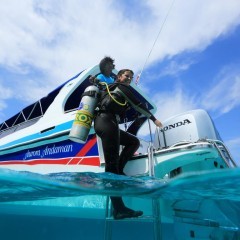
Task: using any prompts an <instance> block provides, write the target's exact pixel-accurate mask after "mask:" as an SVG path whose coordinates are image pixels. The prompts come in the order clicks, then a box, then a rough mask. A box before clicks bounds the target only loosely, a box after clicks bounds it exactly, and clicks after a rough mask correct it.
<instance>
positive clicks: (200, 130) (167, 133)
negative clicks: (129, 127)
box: [154, 109, 221, 148]
mask: <svg viewBox="0 0 240 240" xmlns="http://www.w3.org/2000/svg"><path fill="white" fill-rule="evenodd" d="M163 126H164V127H163V128H162V129H157V132H156V134H155V141H154V147H155V148H165V147H169V146H172V145H174V144H177V143H180V142H184V141H186V142H196V141H198V140H199V139H214V140H221V137H220V136H219V133H218V131H217V130H216V128H215V126H214V123H213V121H212V119H211V118H210V116H209V115H208V113H207V112H206V111H204V110H202V109H197V110H193V111H189V112H185V113H182V114H179V115H176V116H174V117H171V118H169V119H167V120H166V121H163Z"/></svg>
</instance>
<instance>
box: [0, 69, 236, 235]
mask: <svg viewBox="0 0 240 240" xmlns="http://www.w3.org/2000/svg"><path fill="white" fill-rule="evenodd" d="M99 73H100V70H99V66H98V65H96V66H93V67H91V68H88V69H86V70H84V71H82V72H80V73H79V74H77V75H76V76H74V77H73V78H71V79H69V80H68V81H66V82H65V83H64V84H62V85H61V86H59V87H58V88H56V89H55V90H54V91H52V92H50V93H49V94H48V95H47V96H46V97H43V98H41V99H40V100H39V101H37V102H35V103H33V104H31V105H30V106H28V107H26V108H24V109H23V110H22V111H20V112H19V113H17V114H16V115H14V116H13V117H11V118H9V119H8V120H6V121H4V122H3V123H1V125H0V139H1V141H0V168H1V169H10V170H14V171H19V172H26V171H27V172H32V173H38V174H52V173H61V172H81V173H84V172H94V173H102V172H104V167H105V163H104V156H103V150H102V147H101V140H100V139H99V138H98V137H97V136H96V134H95V132H94V129H93V127H92V128H91V129H90V133H89V136H88V139H87V141H86V143H79V142H75V141H72V140H70V139H69V133H70V130H71V128H72V125H73V122H74V118H75V115H76V112H77V110H78V106H79V103H80V100H81V96H82V94H83V92H84V90H85V89H86V88H87V87H88V86H90V85H91V84H92V83H91V82H90V81H89V78H90V76H96V75H98V74H99ZM116 73H117V72H116V71H115V72H113V76H116ZM132 87H133V89H134V91H135V94H136V96H137V97H138V98H140V99H141V101H144V103H145V105H146V106H147V107H148V109H149V110H150V111H151V112H152V113H155V112H156V110H157V107H156V106H155V104H154V103H153V102H152V101H151V100H150V99H149V98H148V97H147V96H146V95H145V94H144V93H143V92H142V91H141V89H140V88H139V87H138V86H136V85H134V84H133V85H132ZM126 119H127V123H128V128H127V129H126V131H128V132H130V133H132V134H137V133H138V131H139V129H140V128H141V127H142V126H143V124H144V123H146V122H147V121H148V120H147V119H146V118H145V117H143V116H138V117H136V113H135V112H134V111H130V112H128V113H127V116H126ZM126 119H121V122H120V123H122V125H123V126H124V123H126ZM162 122H163V126H164V127H163V128H162V129H159V128H157V129H156V130H155V133H154V136H152V130H151V125H150V124H149V133H150V137H151V138H152V141H144V140H141V139H140V142H141V144H140V148H139V149H138V151H137V152H136V154H135V155H134V156H133V157H132V159H131V160H130V161H129V162H128V163H127V165H126V166H125V169H124V172H125V174H126V175H127V176H135V177H141V176H151V177H155V178H159V179H165V180H167V179H174V178H176V177H179V176H182V175H186V174H191V173H196V172H198V173H199V172H205V171H220V170H221V169H233V168H236V167H237V164H236V163H235V161H234V160H233V158H232V156H231V154H230V152H229V151H228V149H227V147H226V146H225V144H224V142H223V141H222V139H221V137H220V134H219V133H218V131H217V129H216V127H215V125H214V122H213V120H212V119H211V117H210V115H209V114H208V113H207V112H206V111H205V110H203V109H195V110H191V111H188V112H184V113H181V114H178V115H176V116H172V117H171V118H169V119H166V120H165V121H162ZM133 201H134V200H133ZM146 201H147V200H146ZM104 206H105V207H106V208H108V203H107V202H106V205H104ZM156 206H157V207H156ZM159 208H160V209H163V211H161V213H159V212H158V213H157V216H158V217H157V219H158V220H157V224H158V225H159V224H161V223H160V222H159V221H160V220H159V219H161V221H169V222H171V223H173V225H174V232H181V237H178V236H177V235H176V236H175V239H188V238H200V237H199V236H201V237H202V238H201V239H208V238H207V236H211V237H212V239H221V238H219V236H220V235H219V234H221V236H223V235H224V236H227V237H229V238H227V239H236V238H235V237H236V236H237V237H239V236H240V233H239V231H240V230H239V227H240V226H239V221H238V219H236V218H233V217H231V216H228V214H227V211H228V210H229V208H230V206H228V208H226V209H224V208H223V207H219V206H218V205H217V204H215V203H213V202H212V201H210V200H201V203H199V201H198V200H179V201H174V202H171V203H169V202H166V201H165V200H160V201H159V200H158V201H157V202H155V209H159ZM209 208H211V209H213V211H214V212H215V215H214V216H213V215H211V214H210V213H209V210H208V209H209ZM232 208H234V207H232ZM222 216H224V217H222ZM155 220H156V219H155ZM156 229H158V230H157V233H156V239H160V237H159V234H160V233H159V232H160V230H159V226H158V227H156ZM183 229H184V230H183ZM183 236H185V237H184V238H183Z"/></svg>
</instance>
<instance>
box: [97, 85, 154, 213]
mask: <svg viewBox="0 0 240 240" xmlns="http://www.w3.org/2000/svg"><path fill="white" fill-rule="evenodd" d="M109 88H110V89H111V93H112V96H113V97H114V98H115V99H116V100H117V101H118V102H120V103H124V102H125V101H126V102H127V104H126V105H125V106H121V105H119V104H118V103H116V102H115V101H114V100H112V98H111V97H110V96H109V94H107V93H104V94H103V97H102V99H101V101H100V103H99V112H98V113H97V116H96V118H95V121H94V128H95V131H96V133H97V135H98V136H99V137H100V138H101V140H102V147H103V152H104V158H105V171H106V172H111V173H115V174H123V169H124V166H125V165H126V163H127V161H128V160H129V159H130V158H131V157H132V156H133V154H134V153H135V152H136V150H137V149H138V147H139V144H140V142H139V140H138V138H137V137H136V136H134V135H132V134H130V133H128V132H125V131H123V130H121V129H119V122H118V118H119V115H120V116H121V115H122V114H124V112H125V111H126V110H127V108H129V107H133V108H134V109H135V110H136V111H138V112H139V113H142V114H144V115H145V116H146V117H148V118H150V119H151V120H153V121H155V120H156V118H155V117H154V116H153V115H152V113H151V112H150V111H149V110H148V109H147V108H146V107H145V106H144V105H143V104H142V103H141V102H140V101H139V100H138V99H137V98H136V97H135V95H134V93H133V91H132V90H131V89H132V87H131V86H128V85H125V84H120V83H114V84H111V85H109ZM120 145H122V146H124V148H123V150H122V152H121V154H120V156H119V148H120ZM111 200H112V203H113V207H114V209H117V210H119V211H121V210H123V209H124V208H125V206H124V204H123V202H122V198H119V197H111Z"/></svg>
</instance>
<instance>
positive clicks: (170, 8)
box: [136, 0, 175, 84]
mask: <svg viewBox="0 0 240 240" xmlns="http://www.w3.org/2000/svg"><path fill="white" fill-rule="evenodd" d="M174 2H175V0H173V1H172V3H171V5H170V7H169V9H168V12H167V14H166V16H165V18H164V20H163V23H162V25H161V27H160V30H159V32H158V34H157V37H156V39H155V41H154V42H153V45H152V48H151V49H150V51H149V54H148V56H147V58H146V61H145V63H144V65H143V67H142V70H141V72H140V74H138V76H137V79H136V84H138V82H139V80H140V78H141V75H142V73H143V70H144V69H145V67H146V65H147V62H148V60H149V57H150V55H151V53H152V51H153V48H154V47H155V44H156V42H157V40H158V38H159V36H160V34H161V32H162V30H163V27H164V25H165V23H166V21H167V18H168V15H169V14H170V12H171V10H172V7H173V5H174Z"/></svg>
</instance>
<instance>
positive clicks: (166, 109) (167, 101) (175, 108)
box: [139, 87, 198, 136]
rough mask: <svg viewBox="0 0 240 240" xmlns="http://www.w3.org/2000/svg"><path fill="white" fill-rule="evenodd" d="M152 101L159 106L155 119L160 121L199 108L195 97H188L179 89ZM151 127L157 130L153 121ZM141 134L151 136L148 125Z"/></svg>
mask: <svg viewBox="0 0 240 240" xmlns="http://www.w3.org/2000/svg"><path fill="white" fill-rule="evenodd" d="M152 101H153V102H154V103H155V104H156V106H157V112H156V113H155V117H156V118H157V119H159V120H160V121H165V120H167V119H168V118H170V117H172V116H174V115H177V114H179V113H183V112H186V111H189V110H193V109H196V108H198V104H197V101H196V99H195V97H194V96H190V95H187V94H186V93H184V92H183V91H182V89H181V88H179V87H178V88H176V89H175V90H174V91H172V92H165V93H161V94H157V95H156V96H154V97H153V98H152ZM151 126H152V129H155V128H156V127H155V125H154V124H153V123H152V121H151ZM139 134H140V136H146V135H148V134H149V125H148V123H145V125H144V126H143V128H142V129H141V132H139Z"/></svg>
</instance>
